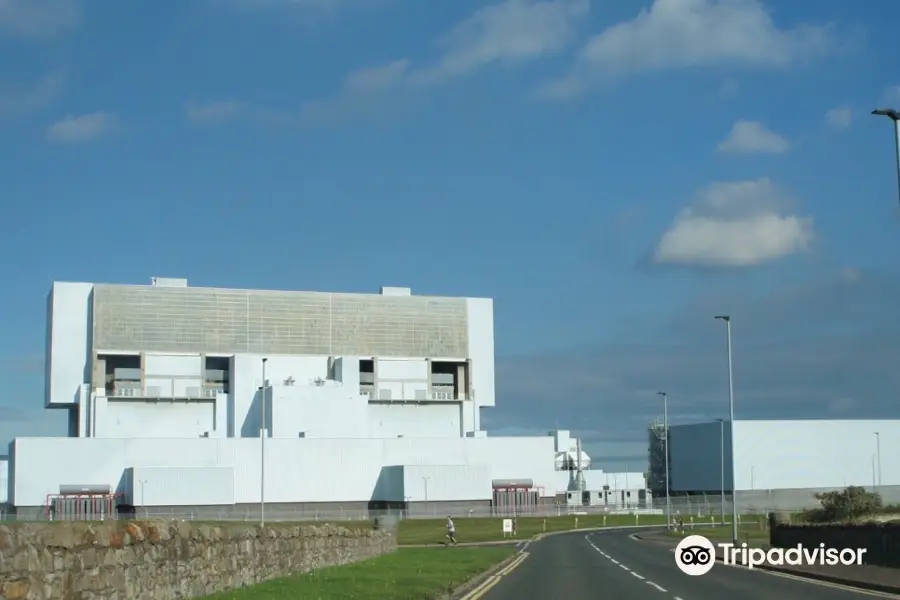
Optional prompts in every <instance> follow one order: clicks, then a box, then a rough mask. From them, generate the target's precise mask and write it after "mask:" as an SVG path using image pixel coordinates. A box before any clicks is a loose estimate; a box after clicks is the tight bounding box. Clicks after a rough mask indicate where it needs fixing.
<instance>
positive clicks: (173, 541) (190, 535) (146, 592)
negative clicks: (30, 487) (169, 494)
mask: <svg viewBox="0 0 900 600" xmlns="http://www.w3.org/2000/svg"><path fill="white" fill-rule="evenodd" d="M396 547H397V541H396V537H395V535H394V534H393V533H391V532H390V531H385V530H374V529H372V528H365V529H346V528H344V527H338V526H334V525H321V526H285V525H282V524H275V525H273V526H270V527H266V528H264V529H260V528H259V527H255V526H247V525H241V524H203V523H198V522H190V521H107V522H105V523H79V522H67V523H64V522H56V523H40V524H31V523H27V524H26V523H22V524H16V525H8V526H3V525H0V600H132V599H133V600H169V599H176V598H195V597H198V596H204V595H207V594H213V593H216V592H220V591H225V590H229V589H234V588H240V587H244V586H248V585H253V584H255V583H259V582H262V581H265V580H268V579H273V578H277V577H283V576H287V575H291V574H293V573H301V572H305V571H310V570H312V569H318V568H321V567H326V566H333V565H341V564H347V563H351V562H356V561H359V560H364V559H367V558H371V557H374V556H378V555H380V554H384V553H387V552H392V551H393V550H395V549H396Z"/></svg>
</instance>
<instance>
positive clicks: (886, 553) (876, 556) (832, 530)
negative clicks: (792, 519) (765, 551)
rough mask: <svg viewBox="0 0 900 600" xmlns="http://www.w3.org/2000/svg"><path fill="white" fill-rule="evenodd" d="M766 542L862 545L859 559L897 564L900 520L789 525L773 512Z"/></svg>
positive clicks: (779, 544) (899, 560)
mask: <svg viewBox="0 0 900 600" xmlns="http://www.w3.org/2000/svg"><path fill="white" fill-rule="evenodd" d="M769 544H770V545H771V546H772V547H773V548H789V547H796V546H797V545H798V544H799V545H802V546H804V547H806V548H817V547H819V544H824V545H825V547H826V548H835V549H838V550H841V549H843V548H853V549H856V548H865V549H866V553H865V554H864V555H863V560H864V562H865V563H866V564H869V565H879V566H882V567H898V568H900V523H860V524H857V525H849V524H847V525H845V524H827V525H790V524H787V523H784V522H782V521H781V520H780V519H778V518H777V517H775V516H774V514H773V515H770V518H769Z"/></svg>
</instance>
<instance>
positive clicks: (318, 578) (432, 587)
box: [205, 547, 515, 600]
mask: <svg viewBox="0 0 900 600" xmlns="http://www.w3.org/2000/svg"><path fill="white" fill-rule="evenodd" d="M514 553H515V550H513V549H512V548H508V547H485V548H401V549H399V550H398V551H397V552H394V553H392V554H385V555H383V556H379V557H377V558H374V559H372V560H368V561H365V562H360V563H356V564H352V565H345V566H340V567H329V568H325V569H319V570H317V571H312V572H310V573H304V574H301V575H295V576H293V577H287V578H284V579H275V580H272V581H267V582H265V583H261V584H259V585H255V586H253V587H248V588H243V589H240V590H235V591H232V592H224V593H221V594H215V595H213V596H208V597H207V598H206V599H205V600H281V599H284V600H296V599H297V598H303V599H304V600H348V599H351V598H352V599H354V600H363V599H365V600H425V599H428V598H439V597H441V596H443V595H444V594H446V593H448V592H449V591H451V590H453V589H454V588H457V587H459V586H460V585H463V584H464V583H466V582H467V581H469V580H470V579H472V578H473V577H475V576H477V575H480V574H481V573H483V572H484V571H486V570H488V569H489V568H490V567H492V566H493V565H495V564H497V563H499V562H501V561H502V560H504V559H506V558H509V557H510V556H512V555H513V554H514Z"/></svg>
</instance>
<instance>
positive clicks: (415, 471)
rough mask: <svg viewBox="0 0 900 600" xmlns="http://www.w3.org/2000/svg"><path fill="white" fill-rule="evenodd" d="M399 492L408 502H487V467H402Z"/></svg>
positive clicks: (488, 471) (488, 468) (488, 469)
mask: <svg viewBox="0 0 900 600" xmlns="http://www.w3.org/2000/svg"><path fill="white" fill-rule="evenodd" d="M403 490H404V494H405V497H406V498H407V499H408V501H409V502H450V501H463V500H490V499H491V497H492V495H493V489H492V486H491V468H490V466H489V465H463V466H460V465H429V466H405V467H404V468H403Z"/></svg>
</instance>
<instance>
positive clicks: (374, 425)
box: [362, 403, 461, 438]
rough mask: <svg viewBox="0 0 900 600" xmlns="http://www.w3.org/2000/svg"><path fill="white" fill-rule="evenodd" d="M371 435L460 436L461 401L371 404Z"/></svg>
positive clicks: (369, 433) (365, 407)
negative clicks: (448, 402)
mask: <svg viewBox="0 0 900 600" xmlns="http://www.w3.org/2000/svg"><path fill="white" fill-rule="evenodd" d="M362 408H363V409H364V410H367V412H368V436H369V437H383V438H392V437H398V436H403V437H415V438H459V437H460V428H461V424H460V410H459V404H455V403H454V404H370V405H368V406H363V407H362Z"/></svg>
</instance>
